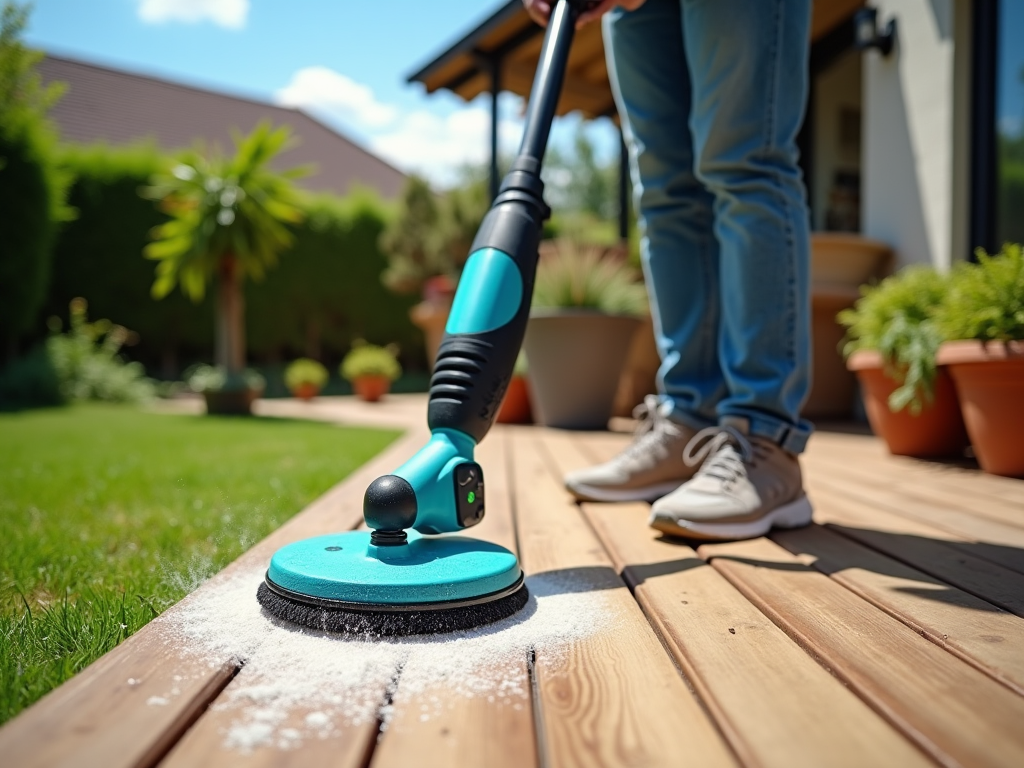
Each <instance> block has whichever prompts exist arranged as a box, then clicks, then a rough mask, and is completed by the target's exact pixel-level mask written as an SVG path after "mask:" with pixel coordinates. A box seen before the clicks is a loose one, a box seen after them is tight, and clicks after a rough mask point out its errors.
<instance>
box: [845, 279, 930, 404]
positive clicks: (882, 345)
mask: <svg viewBox="0 0 1024 768" xmlns="http://www.w3.org/2000/svg"><path fill="white" fill-rule="evenodd" d="M948 286H949V279H948V278H947V277H946V276H945V275H942V274H940V273H938V272H936V271H935V270H934V269H933V268H932V267H925V266H910V267H906V268H905V269H903V270H901V271H900V272H898V273H897V274H895V275H891V276H890V277H887V278H886V279H885V280H883V281H882V282H881V283H879V284H878V285H875V286H864V287H862V288H861V297H860V298H859V299H858V300H857V303H856V304H855V305H854V307H853V308H852V309H845V310H843V311H842V312H840V313H839V315H838V316H837V317H836V319H837V320H838V321H839V322H840V323H841V324H842V325H844V326H846V338H845V340H844V344H843V354H844V355H846V356H847V357H849V356H850V355H852V354H853V353H854V352H856V351H857V350H862V349H868V350H875V351H877V352H879V353H880V354H881V355H882V359H883V360H884V364H885V371H886V374H887V375H888V376H890V377H891V378H892V379H893V380H894V381H897V382H898V383H899V384H900V386H899V387H898V388H897V389H896V390H895V391H894V392H893V393H892V395H891V396H890V397H889V408H890V409H891V410H893V411H894V412H895V411H900V410H902V409H903V408H905V407H907V406H909V407H910V412H911V413H915V414H916V413H919V412H920V411H921V408H922V406H923V405H924V404H925V403H929V402H931V400H932V397H933V396H934V387H935V376H936V372H937V371H936V366H935V355H936V353H937V352H938V349H939V345H940V344H941V343H942V335H941V333H940V332H939V330H938V328H937V327H936V324H935V321H934V319H933V318H934V315H935V312H936V310H937V308H938V307H939V305H940V304H941V303H942V302H943V300H944V299H945V296H946V292H947V290H948Z"/></svg>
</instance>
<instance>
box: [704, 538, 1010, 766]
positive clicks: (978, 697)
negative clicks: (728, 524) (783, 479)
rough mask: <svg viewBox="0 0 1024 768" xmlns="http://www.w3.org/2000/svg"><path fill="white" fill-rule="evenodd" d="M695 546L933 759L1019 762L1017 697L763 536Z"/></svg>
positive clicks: (981, 763)
mask: <svg viewBox="0 0 1024 768" xmlns="http://www.w3.org/2000/svg"><path fill="white" fill-rule="evenodd" d="M699 553H700V554H701V556H702V557H704V558H707V559H709V560H710V562H711V564H712V566H713V567H715V568H716V569H718V571H719V572H720V573H722V574H723V575H724V576H725V577H726V578H727V579H729V581H730V582H732V584H733V585H735V586H736V587H737V589H739V590H740V591H741V592H743V593H744V594H745V595H746V596H747V598H748V599H749V600H750V601H751V602H752V603H754V604H755V605H756V606H757V607H758V608H760V609H761V610H762V611H763V612H764V613H765V614H767V615H768V616H769V617H770V618H771V619H772V621H774V622H775V623H776V624H777V625H778V626H779V627H781V628H782V629H783V630H784V631H785V632H786V633H787V634H789V635H790V636H791V637H793V638H794V639H795V640H796V641H797V642H798V643H800V645H801V646H803V647H804V648H805V649H807V651H808V652H809V653H813V654H814V655H816V656H818V657H819V658H821V660H822V663H824V664H825V665H827V666H828V668H829V669H831V670H832V671H833V673H834V674H836V675H837V676H838V677H839V678H840V679H842V680H843V681H844V682H845V683H846V684H847V685H848V686H850V688H851V689H853V690H854V691H856V692H857V694H858V695H859V696H861V698H863V699H864V700H865V701H867V702H868V703H869V704H871V705H872V706H873V707H874V708H875V709H876V710H877V711H878V712H880V713H881V714H882V715H883V716H884V717H886V718H887V719H888V720H889V721H890V722H892V723H893V724H894V725H895V726H896V727H898V728H899V729H900V730H901V731H902V732H903V733H904V734H905V735H906V736H908V737H909V738H911V739H913V740H914V741H915V742H916V743H917V744H918V745H919V746H920V747H921V749H923V750H924V751H926V752H927V753H928V754H930V755H932V756H933V757H934V758H935V759H936V760H937V761H938V762H941V763H944V764H950V763H956V764H960V765H975V766H1019V765H1022V764H1024V732H1022V731H1021V729H1020V728H1019V723H1021V722H1024V719H1022V718H1024V698H1022V697H1021V696H1018V695H1017V694H1016V693H1014V692H1013V691H1011V690H1009V689H1008V688H1006V687H1005V686H1003V685H1000V684H999V683H997V682H996V681H994V680H992V679H991V678H990V677H988V676H987V675H984V674H982V673H981V672H979V671H978V670H977V669H975V668H973V667H971V666H969V665H967V664H964V663H963V662H962V661H961V660H960V659H958V658H956V657H955V656H953V655H952V654H950V653H948V652H946V651H945V650H944V649H942V648H939V647H938V646H936V645H935V644H933V643H931V642H929V641H928V640H927V639H926V638H924V637H922V636H921V635H919V634H918V633H917V632H915V631H914V630H912V629H910V628H909V627H907V626H906V625H904V624H903V623H901V622H899V621H897V620H896V619H894V618H892V617H891V616H889V615H887V614H886V613H884V612H882V611H879V610H878V609H877V608H875V606H873V605H871V604H870V603H868V602H867V601H865V600H863V599H862V598H861V597H859V596H858V595H856V594H854V593H853V592H851V591H850V590H848V589H846V588H844V587H843V586H842V585H841V584H838V583H837V582H836V581H834V580H833V579H830V578H829V577H828V576H825V575H824V574H822V573H819V572H818V571H816V570H814V569H812V568H811V567H810V566H807V565H804V564H803V563H801V562H800V561H799V559H798V558H796V557H795V556H794V555H792V554H790V553H789V552H787V551H786V550H785V549H783V548H782V547H780V546H778V545H777V544H775V543H773V542H771V541H769V540H767V539H755V540H752V541H746V542H731V543H725V544H705V545H702V546H701V547H700V549H699ZM1014 723H1016V724H1018V725H1014ZM996 743H998V744H999V745H1000V749H999V750H998V751H996V750H993V749H992V745H993V744H996Z"/></svg>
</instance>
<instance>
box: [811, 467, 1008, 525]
mask: <svg viewBox="0 0 1024 768" xmlns="http://www.w3.org/2000/svg"><path fill="white" fill-rule="evenodd" d="M808 458H809V459H810V461H811V462H812V463H814V464H824V465H826V466H827V467H828V468H829V469H830V470H831V471H832V472H834V473H836V474H838V475H840V476H841V477H843V478H844V479H847V480H849V481H852V482H858V483H866V484H868V485H870V486H871V487H873V488H878V489H880V490H885V491H888V492H890V493H893V494H895V495H898V496H900V497H901V498H906V499H908V500H910V501H911V503H913V504H914V505H915V506H916V505H921V504H924V505H927V506H928V507H930V508H932V509H934V508H940V509H945V510H960V511H967V512H969V513H970V514H971V515H972V516H981V517H982V518H988V519H989V520H992V521H994V522H997V523H1002V524H1004V525H1008V526H1012V527H1014V528H1017V529H1022V530H1024V483H1022V484H1021V489H1022V493H1021V498H1020V500H1018V501H1017V502H1016V503H1012V502H1009V501H1006V500H1004V499H1001V498H999V497H996V496H990V495H986V494H984V493H980V492H979V488H978V483H977V482H972V481H975V480H976V479H977V476H971V475H969V474H967V473H963V477H961V478H960V479H959V482H957V483H956V484H953V483H950V482H948V481H945V478H944V475H943V474H942V473H941V472H938V471H936V470H934V469H933V470H927V469H926V470H924V471H922V470H921V469H920V468H919V467H920V464H907V463H904V462H895V461H892V460H886V458H885V457H882V456H877V457H875V456H872V457H870V458H860V457H858V460H857V461H850V460H849V456H844V455H843V454H842V453H841V452H840V451H839V450H836V451H833V452H829V453H825V452H816V453H813V454H810V455H809V456H808Z"/></svg>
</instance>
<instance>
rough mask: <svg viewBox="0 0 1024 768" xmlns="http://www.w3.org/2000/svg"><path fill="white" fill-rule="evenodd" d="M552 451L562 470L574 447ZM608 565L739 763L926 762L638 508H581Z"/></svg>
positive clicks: (560, 445)
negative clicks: (650, 523) (651, 524)
mask: <svg viewBox="0 0 1024 768" xmlns="http://www.w3.org/2000/svg"><path fill="white" fill-rule="evenodd" d="M556 440H557V450H554V451H552V454H553V455H554V456H555V457H556V460H560V468H561V469H563V470H564V469H568V468H569V467H570V466H572V464H573V463H578V458H577V457H574V456H572V454H573V452H577V453H578V452H579V448H578V447H577V446H576V445H575V444H574V443H575V442H576V441H570V440H568V439H565V438H564V437H561V438H555V439H552V440H551V442H555V441H556ZM583 510H584V513H585V515H586V516H587V518H588V519H589V520H590V522H591V524H592V525H593V526H594V529H595V530H596V531H597V533H598V536H599V537H600V538H601V541H602V543H603V544H604V546H605V548H606V549H607V550H608V552H609V554H610V555H611V556H612V558H613V560H614V562H615V567H616V568H617V569H618V570H619V571H620V573H622V575H623V578H624V579H625V581H626V583H627V584H628V585H629V586H630V587H631V588H632V589H633V592H634V594H635V596H636V598H637V600H638V601H639V603H640V606H641V607H642V608H643V610H644V612H645V613H646V615H647V616H648V618H649V620H650V621H651V624H652V625H653V626H654V627H655V628H656V630H657V631H658V633H659V634H660V635H661V637H662V639H663V641H664V642H665V644H666V646H667V647H668V648H669V650H670V651H671V653H672V654H673V656H674V657H675V659H676V661H677V662H678V663H679V665H680V666H681V667H682V669H683V671H684V673H685V674H686V676H687V678H688V679H689V681H690V682H691V683H692V685H693V686H694V688H695V689H696V691H697V693H698V694H699V695H700V697H701V699H702V700H703V702H704V704H705V706H706V707H707V708H708V709H709V710H710V711H711V712H712V714H713V716H714V719H715V721H716V722H717V723H718V724H719V727H720V728H721V730H722V732H723V733H724V734H725V736H726V738H727V739H728V740H729V742H730V744H731V745H732V747H733V749H734V751H735V752H736V753H737V755H739V756H740V758H741V760H742V761H743V762H744V763H745V764H747V765H760V766H779V768H784V767H785V766H808V768H813V767H814V766H821V765H833V766H863V765H882V764H885V763H886V762H889V763H891V764H894V765H903V766H922V765H933V763H932V761H931V760H928V759H926V758H925V757H924V755H923V754H922V753H921V752H920V751H918V750H917V749H916V748H915V747H914V746H913V745H912V744H910V742H908V740H907V739H905V738H904V737H903V736H902V735H901V734H899V733H898V732H897V731H896V730H895V729H894V728H893V727H892V726H890V725H889V724H888V723H886V722H885V721H884V720H883V719H882V718H881V717H879V716H878V715H877V714H876V713H875V712H874V711H872V710H871V709H870V707H868V706H867V705H866V704H865V703H864V702H863V701H861V700H860V699H859V698H857V696H856V695H855V694H853V693H852V692H851V691H849V690H848V689H847V688H846V687H845V686H843V684H842V683H841V682H839V681H838V680H836V679H835V678H834V677H832V676H831V675H830V674H829V673H828V672H827V671H826V670H825V669H823V668H822V667H821V666H820V665H819V664H818V663H817V662H816V661H815V660H814V659H813V658H812V657H810V656H808V655H807V654H806V653H805V652H804V651H803V650H802V649H801V648H800V647H799V646H798V645H797V644H796V643H794V642H793V641H792V640H791V639H790V638H789V637H788V636H787V635H786V634H785V633H783V632H782V631H781V630H780V629H779V628H778V627H776V626H775V625H774V624H773V623H772V622H771V621H770V620H769V619H768V618H767V617H766V616H765V615H764V614H763V613H761V612H760V611H759V610H758V609H757V608H756V607H755V606H754V605H752V604H751V603H750V602H749V601H748V600H747V599H746V598H745V597H743V595H742V594H741V593H740V592H739V591H737V590H736V588H735V587H733V586H732V585H731V584H730V583H729V582H728V581H727V580H726V579H725V578H723V577H722V575H721V574H720V573H718V572H717V571H716V570H715V569H714V568H712V567H710V566H709V565H708V564H707V563H705V561H704V560H703V559H701V558H700V557H699V556H698V554H697V552H696V551H694V550H693V549H692V548H691V547H689V546H687V545H686V544H685V543H683V542H681V541H674V540H671V539H669V538H667V537H664V536H661V535H660V534H658V533H657V532H655V531H653V530H651V529H650V528H649V527H647V525H646V524H645V523H646V519H647V514H648V506H647V505H646V504H615V505H608V504H584V505H583Z"/></svg>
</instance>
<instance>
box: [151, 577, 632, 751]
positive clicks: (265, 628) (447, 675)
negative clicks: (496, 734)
mask: <svg viewBox="0 0 1024 768" xmlns="http://www.w3.org/2000/svg"><path fill="white" fill-rule="evenodd" d="M262 578H263V571H262V570H251V571H246V572H242V573H238V574H236V575H234V576H232V577H229V578H221V579H219V580H217V581H216V582H215V583H212V584H208V585H207V587H206V589H205V590H203V591H201V592H199V593H198V594H196V595H193V596H192V598H190V599H189V600H186V601H185V602H184V603H183V604H182V605H180V606H178V609H176V610H174V611H172V612H170V613H169V614H168V615H165V617H164V619H165V620H166V622H165V626H166V627H167V628H168V629H169V630H171V631H172V632H173V633H174V634H175V635H176V636H177V639H180V640H181V641H182V642H181V643H180V645H181V646H183V647H184V648H185V649H186V651H188V652H190V653H194V654H198V655H200V656H202V657H204V658H207V659H209V660H210V663H211V664H220V663H222V661H223V659H224V658H227V657H235V658H237V659H239V660H241V661H242V662H243V663H244V664H245V670H244V672H243V673H242V674H241V675H240V676H239V677H237V678H235V680H234V681H233V682H232V683H231V685H230V686H229V687H228V688H227V689H226V690H225V692H224V693H223V694H221V697H220V700H219V701H218V703H217V704H215V705H214V709H216V710H221V711H225V710H226V711H228V712H229V713H230V717H231V725H230V726H229V728H228V729H227V733H226V736H225V741H224V745H225V747H227V748H231V749H238V750H241V751H243V752H247V751H250V750H252V749H255V748H257V747H268V746H269V747H277V748H279V749H290V748H294V747H297V746H299V745H300V744H301V743H302V742H303V741H305V740H308V739H314V738H326V737H329V736H331V735H332V733H335V732H336V731H337V730H338V729H339V728H341V727H343V726H347V725H358V724H362V723H366V722H370V721H377V720H380V722H381V728H382V729H385V728H386V727H387V725H388V723H389V722H390V720H391V718H392V717H393V715H394V706H393V705H391V703H390V701H391V697H392V696H393V695H394V696H397V697H398V698H399V699H400V700H403V701H408V700H410V699H411V698H413V697H415V698H417V699H418V701H419V706H420V711H419V713H418V715H416V713H412V714H414V716H417V717H418V719H419V720H421V721H426V720H429V719H430V718H431V717H432V716H435V715H436V714H437V713H439V712H440V711H442V710H443V709H444V708H445V707H446V706H447V705H448V704H449V703H450V701H451V700H452V698H453V697H456V696H463V697H478V696H482V697H485V698H487V699H488V701H495V702H499V703H501V704H503V705H507V706H511V707H517V708H518V707H523V706H527V705H528V697H529V687H530V686H529V680H528V679H527V674H526V671H525V663H524V662H525V659H526V657H527V654H528V652H529V650H530V649H531V648H533V649H535V650H536V655H537V659H538V663H544V664H545V665H546V666H551V667H553V668H556V667H558V666H559V664H560V661H561V660H562V659H564V656H565V654H566V652H567V650H568V649H569V648H570V647H571V645H572V644H573V643H574V642H577V641H578V640H581V639H582V638H584V637H586V636H588V635H590V634H592V633H594V632H598V631H602V630H606V629H607V628H608V626H609V624H611V623H613V622H614V621H615V616H614V613H615V611H614V610H611V609H610V608H609V606H608V605H607V603H606V600H605V596H604V594H603V588H605V587H607V586H609V584H608V579H607V573H605V574H603V578H599V579H588V575H587V574H586V573H585V572H581V571H573V572H568V573H557V572H552V573H546V574H540V575H537V576H533V577H530V578H528V579H527V587H528V588H529V590H530V601H529V602H528V603H527V606H526V607H525V608H524V609H523V610H522V611H520V612H519V613H518V614H516V615H515V616H512V617H510V618H508V619H505V620H503V621H500V622H496V623H494V624H489V625H486V626H483V627H477V628H476V629H472V630H468V631H463V632H456V633H452V634H448V635H429V636H421V637H411V638H380V637H346V636H342V635H337V634H330V633H325V632H319V631H316V630H311V629H306V628H299V627H295V626H293V625H291V624H288V623H286V622H283V621H281V620H279V619H276V618H274V617H272V616H270V615H269V614H267V613H266V612H265V611H263V609H262V608H261V607H260V606H259V604H258V603H257V602H256V589H257V587H258V586H259V584H260V581H261V580H262ZM615 582H616V583H619V584H621V582H618V581H617V580H615ZM385 701H386V702H387V703H384V704H382V702H385Z"/></svg>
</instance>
